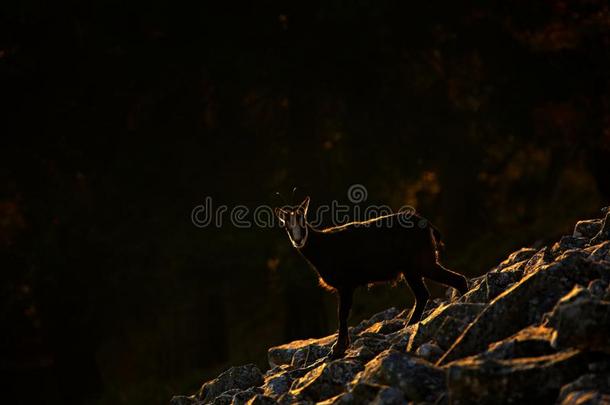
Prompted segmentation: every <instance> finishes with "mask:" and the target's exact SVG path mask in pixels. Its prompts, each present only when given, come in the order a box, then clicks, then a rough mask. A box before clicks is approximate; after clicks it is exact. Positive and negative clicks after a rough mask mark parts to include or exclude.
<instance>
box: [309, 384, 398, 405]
mask: <svg viewBox="0 0 610 405" xmlns="http://www.w3.org/2000/svg"><path fill="white" fill-rule="evenodd" d="M405 403H406V400H405V396H404V394H403V393H402V391H400V390H398V389H396V388H393V387H387V386H383V385H377V384H367V383H358V384H355V385H354V386H353V387H352V389H351V390H350V391H349V392H347V393H345V394H341V395H337V396H336V397H334V398H331V399H329V400H326V401H324V402H318V404H317V405H339V404H341V405H347V404H349V405H403V404H405Z"/></svg>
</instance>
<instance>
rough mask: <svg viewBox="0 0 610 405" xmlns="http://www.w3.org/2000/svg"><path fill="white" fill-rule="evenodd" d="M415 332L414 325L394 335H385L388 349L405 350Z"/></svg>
mask: <svg viewBox="0 0 610 405" xmlns="http://www.w3.org/2000/svg"><path fill="white" fill-rule="evenodd" d="M414 331H415V325H410V326H407V327H406V328H404V329H401V330H398V331H396V332H394V333H390V334H389V335H387V339H388V341H389V342H390V347H391V348H392V349H393V350H398V351H403V350H406V348H407V344H408V343H409V339H410V338H411V335H412V334H413V332H414Z"/></svg>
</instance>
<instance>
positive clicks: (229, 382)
mask: <svg viewBox="0 0 610 405" xmlns="http://www.w3.org/2000/svg"><path fill="white" fill-rule="evenodd" d="M262 384H263V375H262V373H261V371H260V370H259V369H258V367H256V366H255V365H254V364H247V365H245V366H240V367H231V368H230V369H229V370H227V371H225V372H224V373H222V374H221V375H219V376H218V377H217V378H216V379H214V380H212V381H208V382H206V383H205V384H203V385H202V386H201V388H200V389H199V393H198V394H197V399H198V400H200V401H203V402H211V401H213V400H214V399H216V397H218V396H220V395H221V394H223V393H225V392H227V391H229V390H234V389H237V390H246V389H248V388H251V387H257V386H259V385H262Z"/></svg>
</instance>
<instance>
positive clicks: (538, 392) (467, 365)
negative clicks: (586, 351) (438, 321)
mask: <svg viewBox="0 0 610 405" xmlns="http://www.w3.org/2000/svg"><path fill="white" fill-rule="evenodd" d="M583 357H584V355H583V354H582V353H581V352H579V351H578V350H569V351H566V352H562V353H557V354H553V355H548V356H542V357H533V358H532V357H529V358H523V359H515V360H494V359H473V358H466V359H463V360H458V361H456V362H453V363H451V364H450V365H449V370H448V373H447V386H448V389H449V398H450V402H451V403H452V404H456V405H457V404H472V403H477V404H497V403H498V399H499V398H501V399H502V402H503V403H534V402H539V403H546V404H548V403H552V402H553V401H554V400H555V399H556V398H557V394H558V393H559V389H560V388H561V387H562V386H563V385H564V384H566V382H568V381H571V380H573V379H574V378H576V377H577V376H579V375H581V374H582V373H584V372H586V369H587V367H586V361H585V359H584V358H583Z"/></svg>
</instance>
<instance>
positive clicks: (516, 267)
mask: <svg viewBox="0 0 610 405" xmlns="http://www.w3.org/2000/svg"><path fill="white" fill-rule="evenodd" d="M525 265H526V262H525V261H521V262H518V263H514V264H512V265H510V266H508V267H504V268H502V270H499V271H490V272H489V273H487V274H486V275H485V284H487V290H486V292H487V297H486V298H485V302H490V301H491V300H493V299H494V298H496V297H497V296H498V295H500V294H501V293H503V292H504V291H505V290H506V289H507V288H508V287H510V286H511V285H513V284H514V283H516V282H517V281H519V280H521V277H523V272H524V268H525Z"/></svg>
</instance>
